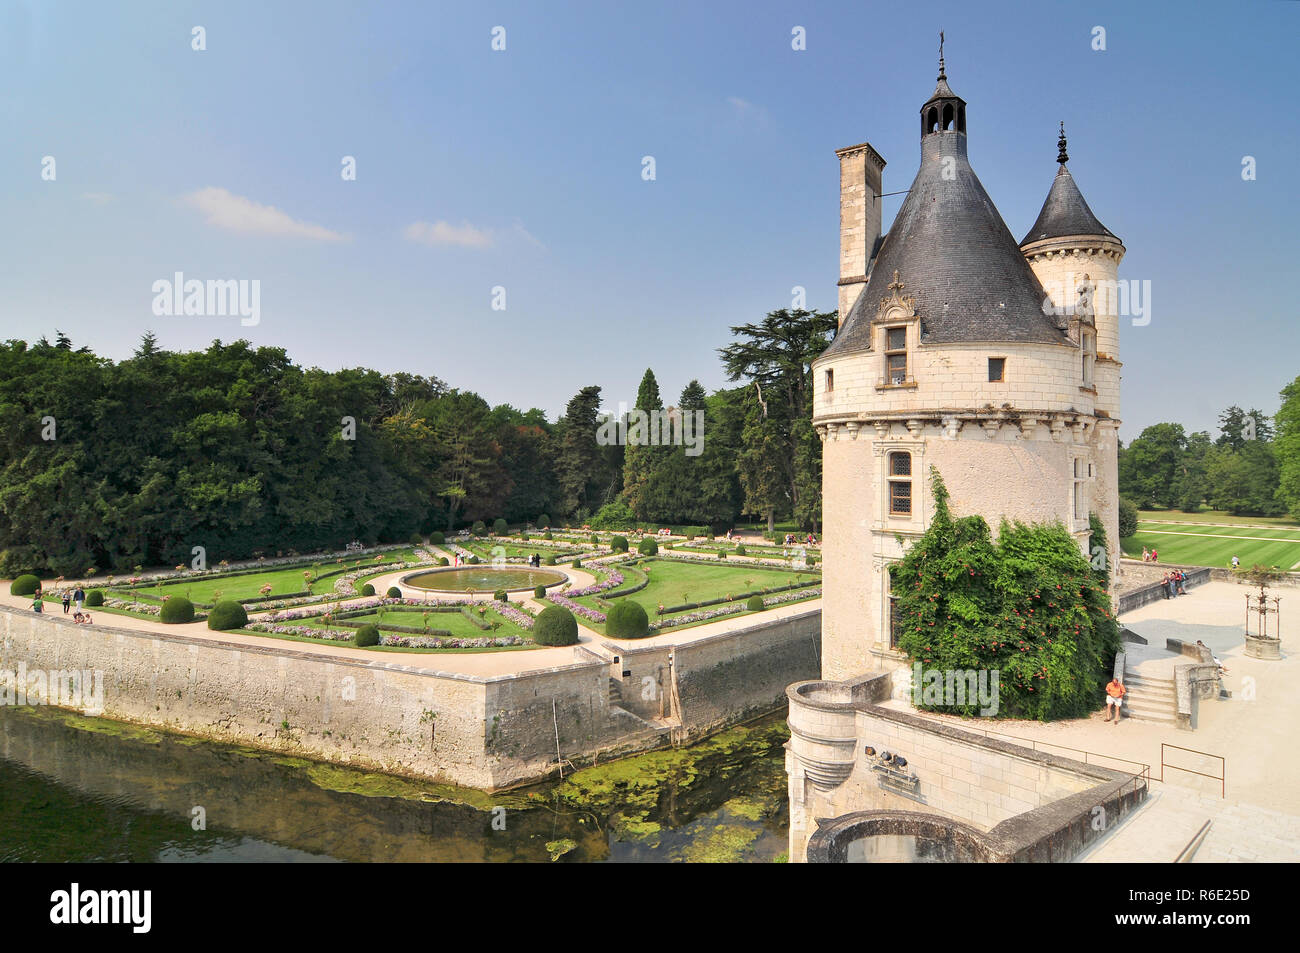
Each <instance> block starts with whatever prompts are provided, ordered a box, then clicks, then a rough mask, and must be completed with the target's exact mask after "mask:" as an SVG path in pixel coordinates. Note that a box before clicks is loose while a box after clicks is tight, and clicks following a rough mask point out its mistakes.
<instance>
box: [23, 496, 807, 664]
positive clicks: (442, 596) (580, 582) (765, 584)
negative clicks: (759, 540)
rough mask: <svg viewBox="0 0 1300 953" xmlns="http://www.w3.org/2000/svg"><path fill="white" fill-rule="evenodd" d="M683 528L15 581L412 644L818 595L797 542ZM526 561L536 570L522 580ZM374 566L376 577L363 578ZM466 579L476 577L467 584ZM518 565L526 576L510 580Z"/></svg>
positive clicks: (474, 648)
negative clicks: (747, 539) (755, 540)
mask: <svg viewBox="0 0 1300 953" xmlns="http://www.w3.org/2000/svg"><path fill="white" fill-rule="evenodd" d="M692 529H694V528H688V529H687V530H686V531H684V532H681V533H673V532H672V531H671V530H670V529H668V528H659V529H658V530H655V531H654V532H653V533H638V532H636V531H635V530H634V531H632V532H631V533H629V534H628V535H624V534H620V533H600V532H597V531H592V530H591V529H590V527H551V526H550V525H549V521H548V520H547V519H546V517H544V516H543V517H541V518H540V519H539V520H538V521H536V523H527V524H524V525H516V526H513V527H511V526H508V525H506V524H505V522H504V521H503V520H497V521H495V523H494V524H493V526H492V527H491V529H489V528H488V526H487V525H486V524H485V523H482V522H477V523H475V524H473V525H472V526H471V527H469V528H468V529H467V530H464V531H462V532H460V533H458V534H456V535H455V536H451V537H448V536H447V535H446V534H444V533H442V532H434V533H432V534H430V536H429V538H428V539H427V541H426V540H425V539H424V538H422V537H412V539H411V541H410V542H409V543H408V544H405V545H401V544H390V545H386V546H375V547H370V548H364V547H360V546H349V547H347V548H345V549H344V550H341V551H331V552H322V553H313V554H297V553H289V554H288V555H285V554H283V553H280V554H277V555H276V556H275V557H273V558H268V557H266V556H264V555H263V556H259V557H257V558H256V559H251V560H245V561H242V562H238V563H230V562H228V561H225V560H221V561H219V562H218V563H217V564H216V565H215V566H213V567H211V568H204V569H195V568H193V567H190V566H186V565H183V564H182V565H177V566H176V567H174V568H172V569H170V570H166V569H164V570H153V571H150V572H145V571H144V570H143V567H140V566H136V567H133V569H132V571H131V572H130V573H128V574H126V575H123V576H119V575H115V574H108V575H105V576H103V577H102V578H100V577H99V576H98V574H97V573H93V572H91V573H87V574H86V575H85V576H84V577H83V578H81V579H74V580H69V579H66V578H64V577H58V578H56V579H54V580H52V581H50V580H47V581H44V582H42V581H41V580H39V579H38V578H37V577H36V576H35V575H32V574H23V575H21V576H20V577H18V578H17V579H16V580H15V581H14V583H13V584H12V586H11V593H12V594H14V595H24V596H26V595H34V594H35V593H36V592H37V590H38V589H39V592H40V599H41V601H42V603H43V605H44V606H45V607H46V611H48V612H56V613H57V612H59V606H60V604H61V602H62V600H63V598H64V596H65V595H67V596H69V597H71V596H72V594H73V593H74V592H75V591H76V590H77V589H81V590H82V591H83V592H84V593H85V595H86V608H87V609H88V610H93V611H96V612H101V613H108V614H112V615H119V616H127V617H133V618H138V619H145V620H149V621H153V622H162V623H167V624H185V623H193V622H200V623H206V625H207V627H208V628H210V629H213V630H218V631H238V632H242V633H246V634H255V635H259V636H264V637H269V638H275V639H285V640H290V641H307V642H316V643H321V644H346V645H351V646H355V647H358V648H365V649H373V650H376V651H408V652H410V651H414V652H429V651H444V652H446V651H451V652H492V651H519V650H525V649H530V648H537V647H540V646H553V645H568V644H574V643H576V642H577V641H578V637H579V630H578V625H579V623H580V624H581V626H583V627H585V628H587V629H589V630H590V631H592V632H595V633H596V634H597V635H601V636H608V637H616V638H644V637H647V636H650V635H654V634H656V633H660V632H665V631H671V630H676V629H684V628H689V627H691V626H696V625H701V624H704V623H707V622H713V621H717V620H720V619H725V618H730V617H738V616H744V615H750V614H755V613H761V612H764V611H766V610H769V609H772V608H775V607H778V606H784V605H790V604H793V603H798V602H805V601H810V600H814V599H817V598H819V597H820V595H821V588H820V586H821V573H820V567H818V566H817V557H816V555H812V554H810V553H809V552H808V551H807V550H806V549H805V548H803V547H782V546H775V545H766V544H752V543H751V544H749V545H748V546H747V545H746V544H743V543H739V542H736V541H735V540H731V539H726V538H714V537H713V535H712V534H711V533H709V532H708V531H707V530H705V531H704V532H703V533H700V534H698V535H697V534H696V533H695V532H692V531H691V530H692ZM457 566H459V567H461V568H459V569H457V568H456V567H457ZM532 566H537V567H542V566H545V567H554V568H547V569H542V568H537V569H531V568H530V567H532ZM405 570H410V572H404V571H405ZM529 572H531V573H534V574H536V575H537V576H538V578H539V579H540V580H541V581H544V582H545V583H546V585H538V586H536V588H532V581H531V577H529V576H525V575H524V574H525V573H529ZM579 574H581V575H579ZM380 577H386V579H385V581H383V582H381V583H380V588H381V589H382V590H383V591H377V590H376V587H375V585H373V584H372V583H373V582H376V581H379V579H380ZM466 578H469V579H472V580H473V584H472V585H469V586H466V587H465V588H464V590H463V591H461V589H460V585H461V583H464V582H465V581H466ZM520 578H527V579H529V580H530V581H529V582H528V586H529V588H527V589H522V590H521V589H520V585H519V579H520ZM588 579H590V581H588ZM395 580H397V581H399V582H400V586H399V585H397V584H395ZM507 589H509V590H510V591H507Z"/></svg>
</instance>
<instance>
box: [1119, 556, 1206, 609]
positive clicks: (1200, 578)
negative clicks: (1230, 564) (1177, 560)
mask: <svg viewBox="0 0 1300 953" xmlns="http://www.w3.org/2000/svg"><path fill="white" fill-rule="evenodd" d="M1173 568H1174V569H1185V570H1186V571H1187V579H1186V580H1185V581H1184V583H1183V587H1184V588H1186V589H1190V588H1192V587H1193V586H1202V585H1204V584H1205V583H1207V582H1209V581H1210V570H1208V569H1196V568H1194V567H1191V566H1188V567H1181V566H1175V567H1173ZM1167 589H1168V586H1166V585H1165V584H1164V583H1162V582H1153V583H1151V584H1150V585H1149V586H1143V587H1142V588H1140V589H1133V590H1132V591H1130V592H1126V593H1123V594H1122V595H1121V596H1120V597H1119V600H1118V608H1117V609H1116V613H1117V614H1123V613H1125V612H1132V611H1133V610H1134V609H1140V608H1141V607H1142V606H1145V605H1150V604H1151V603H1153V602H1159V601H1160V600H1161V599H1163V598H1165V590H1167Z"/></svg>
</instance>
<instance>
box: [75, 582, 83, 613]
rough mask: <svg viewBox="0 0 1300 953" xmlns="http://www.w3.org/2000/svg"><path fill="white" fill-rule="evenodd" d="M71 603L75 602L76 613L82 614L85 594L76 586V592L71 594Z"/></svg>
mask: <svg viewBox="0 0 1300 953" xmlns="http://www.w3.org/2000/svg"><path fill="white" fill-rule="evenodd" d="M72 601H73V602H75V603H76V604H77V611H78V612H83V611H85V608H86V592H85V590H84V589H82V588H81V587H80V586H78V587H77V591H76V592H74V593H73V594H72Z"/></svg>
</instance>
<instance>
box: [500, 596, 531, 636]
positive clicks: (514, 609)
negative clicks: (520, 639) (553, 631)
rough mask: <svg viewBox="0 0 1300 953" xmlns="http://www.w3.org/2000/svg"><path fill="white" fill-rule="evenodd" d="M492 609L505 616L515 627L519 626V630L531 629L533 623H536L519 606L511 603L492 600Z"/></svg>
mask: <svg viewBox="0 0 1300 953" xmlns="http://www.w3.org/2000/svg"><path fill="white" fill-rule="evenodd" d="M492 608H493V609H495V610H496V611H497V612H499V613H500V614H501V615H503V616H505V617H506V618H507V619H509V620H510V621H511V622H513V623H514V624H515V625H517V626H519V628H521V629H531V628H532V627H533V623H534V622H535V621H536V620H535V619H534V618H533V617H532V616H531V615H530V614H529V613H528V611H527V610H525V609H521V608H520V607H519V606H516V605H514V604H513V603H509V602H499V601H498V600H496V599H493V600H492Z"/></svg>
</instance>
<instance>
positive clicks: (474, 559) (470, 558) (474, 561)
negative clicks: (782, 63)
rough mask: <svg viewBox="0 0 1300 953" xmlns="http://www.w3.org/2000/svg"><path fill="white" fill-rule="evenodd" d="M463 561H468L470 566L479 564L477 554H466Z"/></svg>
mask: <svg viewBox="0 0 1300 953" xmlns="http://www.w3.org/2000/svg"><path fill="white" fill-rule="evenodd" d="M465 562H467V563H469V564H470V565H471V566H477V565H478V564H479V558H478V557H477V556H468V557H466V559H465Z"/></svg>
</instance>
